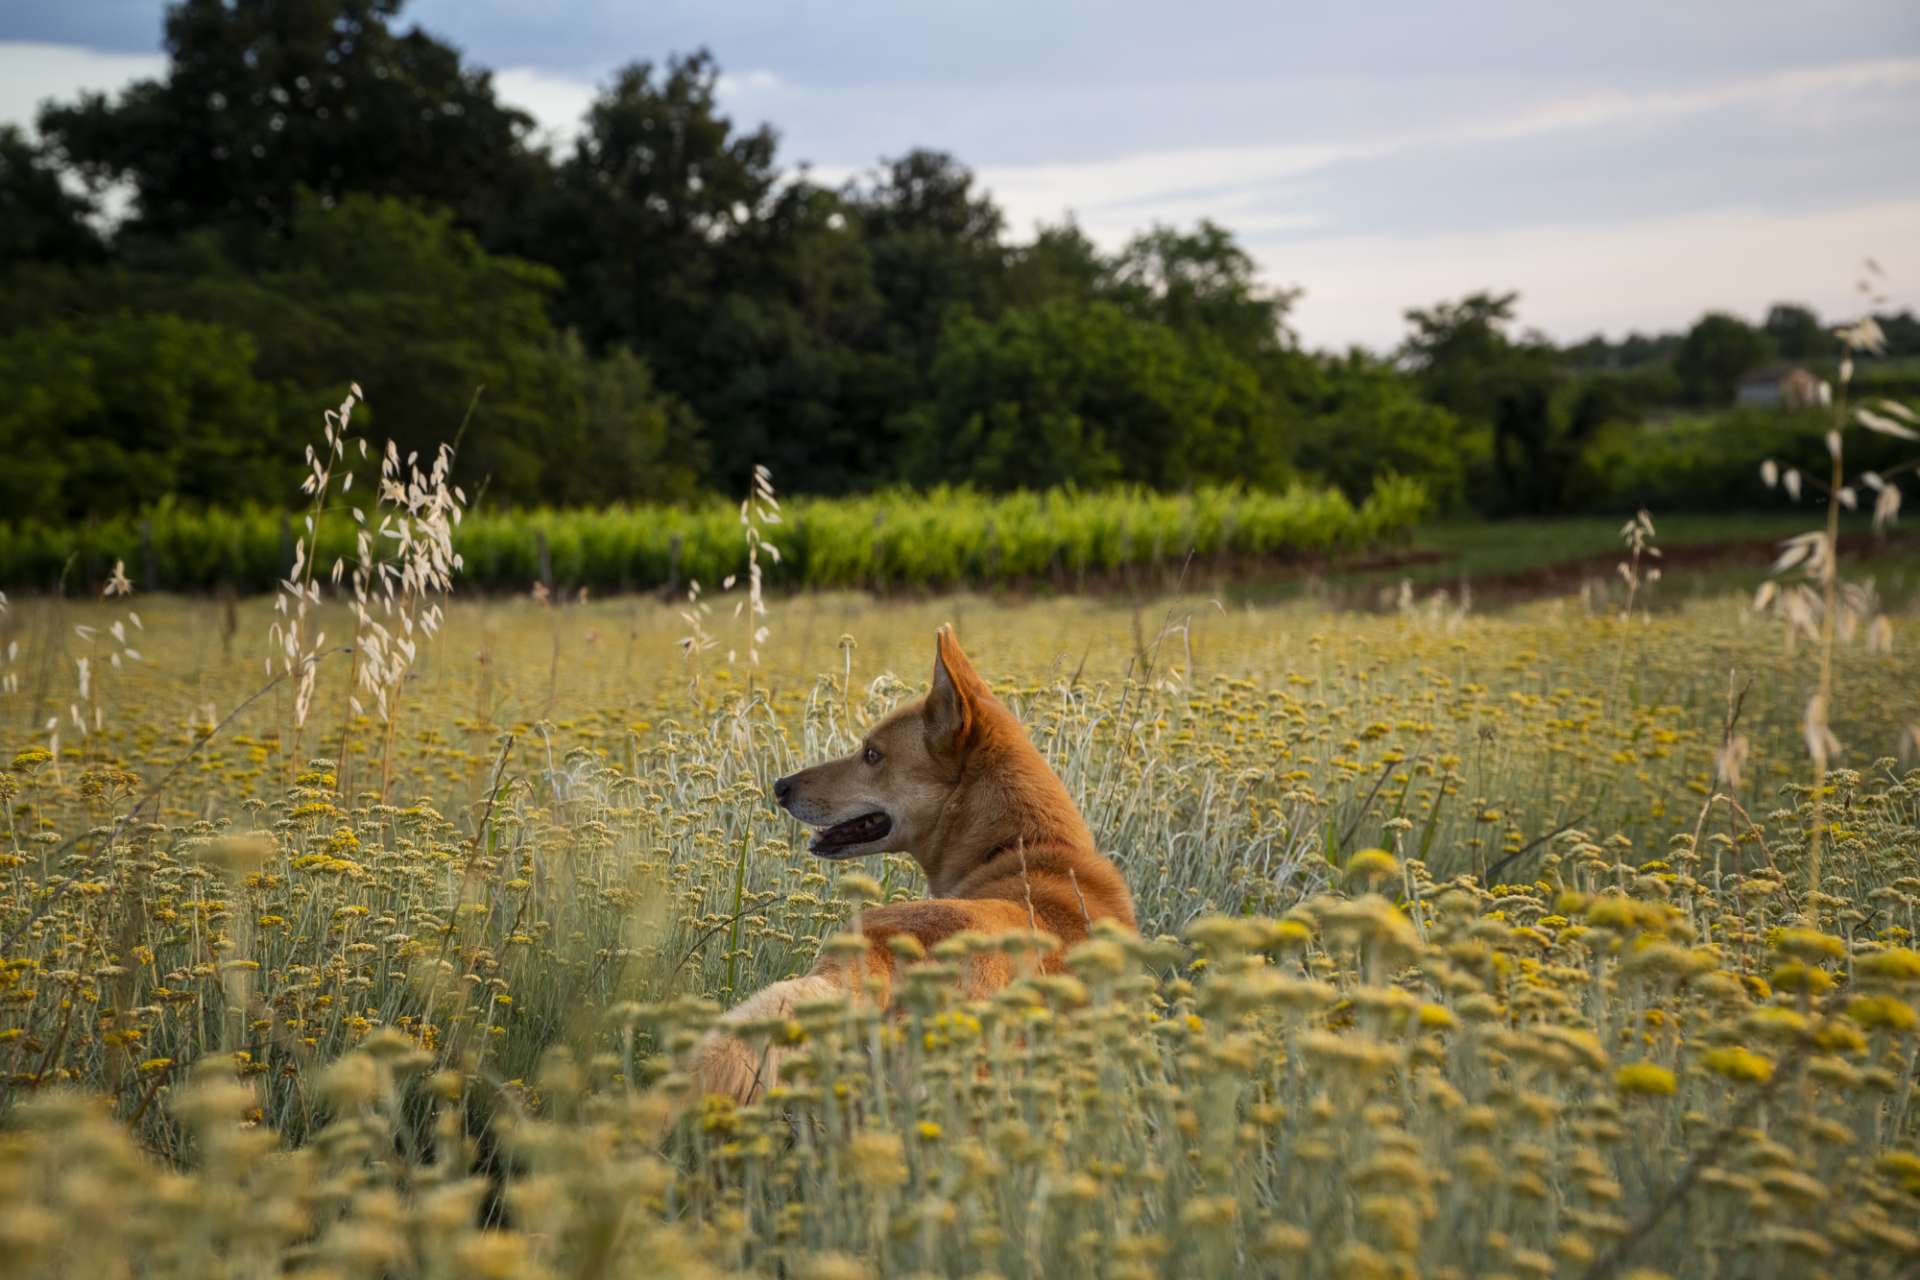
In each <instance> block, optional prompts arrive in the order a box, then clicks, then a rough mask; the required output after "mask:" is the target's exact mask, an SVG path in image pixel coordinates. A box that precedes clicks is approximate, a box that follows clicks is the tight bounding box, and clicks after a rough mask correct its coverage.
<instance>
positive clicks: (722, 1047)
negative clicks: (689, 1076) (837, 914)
mask: <svg viewBox="0 0 1920 1280" xmlns="http://www.w3.org/2000/svg"><path fill="white" fill-rule="evenodd" d="M846 994H847V988H846V987H845V986H844V985H843V984H841V983H840V982H838V981H836V980H835V979H834V978H833V977H831V976H828V975H826V974H819V973H810V974H807V975H806V976H805V977H802V978H789V979H787V980H786V981H785V982H776V983H774V984H773V985H772V986H770V987H764V988H762V989H761V990H759V991H757V992H755V993H754V994H753V995H751V996H749V997H747V999H745V1000H744V1001H742V1002H741V1003H739V1004H737V1005H735V1006H734V1007H733V1008H731V1009H729V1010H728V1011H727V1012H726V1013H724V1014H722V1015H721V1016H720V1021H719V1024H718V1025H717V1026H715V1027H714V1028H713V1029H712V1030H710V1031H708V1032H707V1034H706V1035H704V1036H702V1037H701V1038H700V1042H699V1043H698V1044H697V1045H695V1046H694V1049H693V1084H694V1093H695V1096H697V1097H705V1096H707V1095H708V1094H710V1093H718V1094H723V1095H725V1096H727V1097H730V1098H732V1099H733V1100H734V1101H735V1102H738V1103H741V1104H743V1105H744V1104H746V1103H749V1102H752V1101H753V1100H754V1099H756V1098H758V1097H759V1096H760V1095H761V1094H762V1093H764V1092H766V1091H767V1090H768V1089H770V1088H772V1087H773V1086H774V1085H776V1084H778V1083H779V1081H780V1063H781V1061H782V1060H783V1059H784V1058H785V1057H786V1056H787V1055H788V1054H790V1053H791V1052H793V1051H792V1050H791V1049H787V1048H784V1047H782V1046H780V1045H768V1046H767V1047H766V1048H764V1049H754V1048H753V1047H751V1046H750V1045H748V1044H747V1043H746V1042H745V1041H743V1040H742V1039H740V1037H739V1036H738V1035H736V1034H735V1033H734V1031H733V1029H734V1028H736V1027H739V1026H743V1025H746V1024H749V1023H754V1022H765V1021H768V1020H771V1019H774V1018H790V1017H792V1016H793V1011H794V1008H795V1006H797V1005H800V1004H803V1003H805V1002H806V1001H808V1000H821V999H827V998H830V997H833V996H844V995H846Z"/></svg>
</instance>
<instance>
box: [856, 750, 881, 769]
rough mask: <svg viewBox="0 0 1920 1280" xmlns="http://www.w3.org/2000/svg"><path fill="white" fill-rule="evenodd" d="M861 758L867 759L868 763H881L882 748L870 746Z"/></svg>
mask: <svg viewBox="0 0 1920 1280" xmlns="http://www.w3.org/2000/svg"><path fill="white" fill-rule="evenodd" d="M861 759H863V760H865V761H866V762H867V763H868V764H870V765H877V764H879V763H880V750H879V748H878V747H868V748H867V750H866V753H865V754H864V755H862V756H861Z"/></svg>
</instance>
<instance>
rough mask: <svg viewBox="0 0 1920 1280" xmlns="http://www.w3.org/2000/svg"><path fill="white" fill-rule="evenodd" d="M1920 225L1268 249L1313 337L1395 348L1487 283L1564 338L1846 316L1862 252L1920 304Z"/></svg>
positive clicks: (1884, 220)
mask: <svg viewBox="0 0 1920 1280" xmlns="http://www.w3.org/2000/svg"><path fill="white" fill-rule="evenodd" d="M1915 227H1920V198H1916V199H1906V200H1890V201H1885V202H1879V203H1873V204H1866V205H1859V206H1853V207H1847V208H1839V209H1824V210H1814V211H1808V212H1802V213H1784V214H1783V213H1775V212H1768V211H1765V210H1760V209H1721V210H1713V211H1710V212H1703V213H1698V214H1689V215H1686V216H1684V217H1669V218H1646V219H1640V220H1636V221H1631V222H1626V223H1621V224H1615V225H1604V226H1537V227H1529V228H1526V229H1524V230H1520V231H1499V232H1480V233H1466V234H1457V235H1447V236H1391V237H1388V236H1360V237H1327V238H1323V239H1314V240H1307V241H1302V242H1299V243H1298V244H1296V245H1294V246H1292V247H1291V250H1290V251H1285V252H1277V251H1276V252H1267V253H1263V254H1262V258H1263V260H1264V265H1265V268H1266V272H1267V274H1268V276H1269V277H1270V278H1271V279H1273V280H1274V282H1276V283H1281V284H1298V285H1301V286H1304V287H1305V289H1306V294H1305V296H1304V297H1303V298H1302V299H1301V300H1300V302H1299V303H1298V304H1297V306H1296V308H1295V312H1294V321H1295V327H1296V328H1297V329H1298V330H1299V332H1300V335H1301V338H1302V341H1304V342H1305V343H1306V344H1307V345H1308V346H1311V347H1331V348H1341V347H1345V346H1347V345H1349V344H1353V343H1359V344H1361V345H1365V346H1371V347H1375V348H1378V349H1384V348H1388V347H1392V346H1394V345H1396V344H1397V343H1398V342H1399V341H1400V339H1401V338H1402V337H1404V336H1405V333H1406V325H1405V322H1404V321H1403V319H1402V317H1401V313H1402V312H1403V311H1405V309H1406V308H1407V307H1409V306H1424V305H1426V304H1428V303H1431V302H1435V301H1438V300H1440V299H1443V298H1458V297H1461V296H1462V295H1464V294H1467V293H1472V292H1474V291H1476V290H1481V289H1493V290H1505V289H1517V290H1519V291H1520V305H1519V308H1518V313H1519V321H1520V324H1521V326H1522V327H1531V328H1538V329H1540V330H1542V331H1543V332H1545V333H1547V334H1548V335H1550V336H1552V337H1553V338H1555V339H1558V340H1561V341H1568V340H1576V339H1579V338H1583V337H1585V336H1587V335H1588V334H1591V333H1594V332H1596V331H1604V332H1606V333H1608V334H1611V335H1613V336H1616V337H1618V336H1620V335H1622V334H1624V333H1626V332H1627V331H1628V330H1630V329H1639V330H1641V331H1642V332H1645V331H1648V330H1651V329H1655V328H1669V329H1670V328H1673V327H1675V326H1676V325H1680V324H1685V323H1687V322H1688V321H1689V320H1690V319H1692V318H1693V317H1695V316H1698V315H1700V314H1701V313H1702V312H1704V311H1708V310H1723V311H1733V312H1736V313H1738V314H1742V315H1745V316H1746V317H1748V318H1749V319H1754V320H1757V319H1759V318H1760V317H1761V315H1762V314H1763V313H1764V312H1765V309H1766V307H1767V306H1768V305H1769V304H1770V303H1773V302H1778V301H1782V300H1789V299H1790V300H1794V301H1800V302H1806V303H1810V304H1812V305H1813V306H1814V308H1815V309H1816V310H1818V311H1820V312H1821V314H1823V315H1832V316H1842V317H1844V316H1847V315H1849V314H1851V313H1852V312H1853V311H1854V310H1856V309H1857V308H1858V306H1859V299H1858V297H1857V295H1856V294H1855V293H1854V292H1853V290H1852V284H1853V282H1854V280H1855V279H1856V278H1857V277H1858V275H1859V265H1860V260H1861V259H1862V258H1863V257H1865V256H1868V255H1872V256H1874V257H1876V258H1878V259H1879V260H1880V261H1881V262H1882V263H1883V264H1885V266H1886V268H1887V272H1888V276H1889V278H1890V279H1891V281H1892V282H1893V283H1894V286H1895V292H1894V297H1893V301H1892V305H1893V306H1894V307H1895V308H1896V309H1897V308H1900V307H1909V306H1915V305H1920V252H1916V249H1915V242H1914V235H1913V231H1914V228H1915ZM1903 255H1904V256H1903Z"/></svg>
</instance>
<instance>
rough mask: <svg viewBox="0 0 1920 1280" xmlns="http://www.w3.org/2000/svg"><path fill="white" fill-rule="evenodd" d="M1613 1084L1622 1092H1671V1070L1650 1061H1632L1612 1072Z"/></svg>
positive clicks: (1659, 1093) (1673, 1083) (1663, 1093)
mask: <svg viewBox="0 0 1920 1280" xmlns="http://www.w3.org/2000/svg"><path fill="white" fill-rule="evenodd" d="M1613 1086H1614V1088H1616V1089H1618V1090H1620V1092H1622V1093H1639V1094H1658V1095H1665V1094H1671V1093H1672V1092H1673V1091H1674V1087H1675V1082H1674V1078H1673V1072H1671V1071H1669V1070H1667V1069H1666V1068H1665V1067H1662V1066H1659V1065H1657V1064H1655V1063H1652V1062H1632V1063H1628V1064H1627V1065H1626V1066H1624V1067H1621V1068H1620V1069H1619V1070H1618V1071H1616V1072H1614V1073H1613Z"/></svg>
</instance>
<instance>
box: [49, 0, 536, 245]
mask: <svg viewBox="0 0 1920 1280" xmlns="http://www.w3.org/2000/svg"><path fill="white" fill-rule="evenodd" d="M402 5H403V0H179V2H178V3H175V4H173V5H170V6H169V7H168V9H167V12H166V35H165V44H166V49H167V55H168V66H167V73H166V75H165V76H164V77H163V78H161V79H158V80H143V81H140V82H138V83H136V84H134V85H132V86H131V87H129V88H128V89H126V90H125V91H124V92H123V93H121V94H120V95H119V97H118V98H117V99H109V98H108V97H106V96H105V95H102V94H88V95H84V96H82V97H81V98H80V99H79V100H78V101H76V102H72V103H67V104H62V105H54V106H50V107H48V108H46V109H44V110H43V111H42V112H41V115H40V127H41V130H42V132H43V133H45V134H46V135H47V137H48V138H49V139H50V140H51V141H52V142H53V143H54V144H55V145H56V146H57V148H58V149H59V151H60V152H61V153H62V154H63V156H64V157H65V158H66V160H67V162H68V163H69V164H71V165H72V166H73V167H74V168H75V169H76V170H77V171H78V172H80V173H82V174H84V175H86V176H87V177H88V178H90V179H91V180H93V181H94V182H95V183H107V182H118V183H127V184H130V185H131V187H132V188H133V191H134V209H135V226H136V229H137V230H138V231H140V232H142V233H144V234H148V235H153V236H171V235H178V234H180V233H182V232H186V231H190V230H193V229H195V228H200V227H205V226H209V225H219V224H224V223H230V222H237V223H243V224H251V225H258V226H263V227H267V228H271V229H274V230H283V229H285V228H286V227H287V226H288V225H290V224H291V222H292V220H293V218H294V216H295V214H296V212H297V211H298V208H299V199H300V194H301V192H303V191H306V192H312V193H315V194H317V195H320V196H322V197H325V198H329V199H332V198H338V197H340V196H344V195H346V194H348V193H351V192H359V193H367V194H374V195H389V196H399V197H404V198H407V199H413V200H422V201H427V202H429V203H432V204H437V205H443V206H445V207H447V208H450V209H452V210H454V211H455V214H456V216H457V217H458V218H459V219H460V220H461V221H462V223H463V224H465V225H467V226H469V227H474V228H480V229H493V228H496V227H498V226H499V225H500V224H502V223H504V222H508V221H511V220H512V219H513V217H514V216H515V213H516V210H517V209H518V208H519V207H520V206H521V205H522V204H523V203H524V201H525V199H526V198H527V197H528V196H529V194H530V193H531V191H533V190H534V189H536V188H537V187H538V185H539V183H540V182H541V181H542V180H543V175H544V166H545V161H544V160H543V159H542V158H541V157H540V156H539V155H537V154H536V153H534V152H533V151H531V150H530V149H529V147H528V136H529V133H530V131H531V129H532V125H533V122H532V119H531V117H529V116H527V115H526V114H525V113H523V112H520V111H516V110H514V109H512V108H509V107H506V106H504V105H502V104H501V103H500V102H499V100H498V99H497V98H496V96H495V94H494V90H493V84H492V78H491V76H490V75H489V73H487V72H485V71H477V70H474V69H472V68H469V67H467V66H466V65H465V64H464V63H463V62H462V60H461V58H460V55H459V53H458V51H457V50H455V49H454V48H453V47H452V46H451V45H449V44H446V43H444V42H443V41H440V40H437V39H435V38H433V37H432V36H429V35H427V34H426V33H424V32H422V31H421V30H420V29H419V28H417V27H416V28H413V29H411V30H408V31H404V32H402V31H400V30H397V29H396V27H395V25H394V22H395V19H396V18H397V17H398V15H399V12H400V10H401V8H402Z"/></svg>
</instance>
